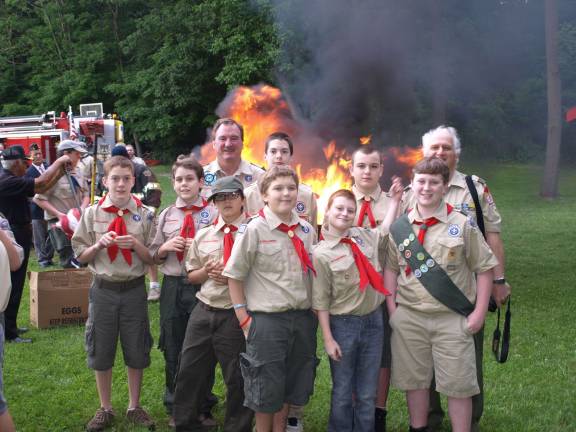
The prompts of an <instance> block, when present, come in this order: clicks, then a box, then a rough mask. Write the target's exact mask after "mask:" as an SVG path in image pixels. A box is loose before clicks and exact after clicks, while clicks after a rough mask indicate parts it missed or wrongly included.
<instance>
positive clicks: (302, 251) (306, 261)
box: [258, 209, 316, 276]
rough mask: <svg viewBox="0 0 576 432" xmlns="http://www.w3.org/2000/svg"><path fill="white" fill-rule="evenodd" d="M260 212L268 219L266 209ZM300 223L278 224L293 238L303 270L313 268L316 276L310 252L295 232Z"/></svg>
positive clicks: (281, 229) (279, 227)
mask: <svg viewBox="0 0 576 432" xmlns="http://www.w3.org/2000/svg"><path fill="white" fill-rule="evenodd" d="M258 214H259V215H260V216H261V217H263V218H264V219H266V216H265V215H264V209H261V210H260V211H259V212H258ZM298 225H300V224H299V223H296V224H294V225H286V224H285V223H281V224H280V225H278V227H277V229H278V230H279V231H282V232H283V233H286V234H287V235H288V237H290V240H292V244H293V245H294V249H295V250H296V255H298V258H300V264H302V270H303V271H304V272H305V271H307V270H311V271H312V273H314V276H316V269H315V268H314V265H313V264H312V261H310V257H309V256H308V252H307V251H306V248H305V247H304V242H303V241H302V239H301V238H300V237H298V236H297V235H296V233H295V232H294V230H295V229H296V228H298Z"/></svg>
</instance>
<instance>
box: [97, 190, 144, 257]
mask: <svg viewBox="0 0 576 432" xmlns="http://www.w3.org/2000/svg"><path fill="white" fill-rule="evenodd" d="M105 199H106V195H104V196H103V197H102V199H101V200H100V202H99V203H98V206H102V203H103V202H104V200H105ZM132 199H133V200H134V202H135V203H136V207H138V208H140V207H142V201H140V200H139V199H138V198H136V197H135V196H133V195H132ZM101 208H102V210H104V211H105V212H106V213H116V218H114V220H113V221H112V222H111V223H110V225H108V232H110V231H114V232H115V233H116V234H117V235H119V236H123V235H128V229H127V228H126V222H124V215H125V214H128V213H130V210H128V209H127V208H125V209H120V208H118V207H116V206H115V205H111V206H109V207H101ZM118 250H120V252H122V256H123V257H124V260H125V261H126V263H127V264H128V265H129V266H131V265H132V250H130V249H124V248H122V249H120V248H119V247H118V245H117V244H116V243H113V244H111V245H110V246H108V258H110V262H114V260H115V259H116V257H117V256H118Z"/></svg>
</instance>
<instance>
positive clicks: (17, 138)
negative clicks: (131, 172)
mask: <svg viewBox="0 0 576 432" xmlns="http://www.w3.org/2000/svg"><path fill="white" fill-rule="evenodd" d="M75 138H77V139H80V140H81V141H84V142H85V143H86V145H87V147H88V149H89V150H90V149H93V148H94V145H96V148H97V152H98V154H99V155H105V154H107V153H109V152H110V149H111V148H112V147H113V146H114V144H116V143H117V142H124V124H123V123H122V121H120V120H118V119H117V118H116V117H115V115H110V114H104V111H103V106H102V104H101V103H91V104H82V105H80V115H79V116H74V115H73V114H72V109H71V108H69V109H68V113H65V112H61V113H60V115H59V116H58V115H56V112H55V111H48V112H47V113H44V114H38V115H29V116H15V117H0V144H2V145H3V146H4V148H8V147H10V146H13V145H20V146H22V147H24V151H25V152H26V153H28V152H29V151H30V147H31V146H33V145H34V144H35V145H36V146H38V148H39V149H40V150H41V151H42V154H43V155H44V158H45V160H46V162H48V163H51V162H53V161H54V160H56V147H57V146H58V143H59V142H60V141H62V140H65V139H75Z"/></svg>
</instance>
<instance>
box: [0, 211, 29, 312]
mask: <svg viewBox="0 0 576 432" xmlns="http://www.w3.org/2000/svg"><path fill="white" fill-rule="evenodd" d="M0 230H2V231H4V234H6V235H7V236H8V238H9V239H10V242H11V243H12V244H13V245H14V247H15V248H16V251H17V252H18V259H19V261H20V263H22V261H23V260H24V250H23V249H22V246H20V245H19V244H18V243H16V239H15V238H14V234H13V233H12V230H11V229H10V223H9V222H8V219H6V218H5V217H4V215H3V214H1V213H0ZM11 290H12V282H11V279H10V260H9V259H8V251H7V250H6V247H5V246H4V243H2V242H0V313H2V312H4V311H5V310H6V306H8V300H9V299H10V291H11Z"/></svg>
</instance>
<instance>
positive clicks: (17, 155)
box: [2, 145, 32, 160]
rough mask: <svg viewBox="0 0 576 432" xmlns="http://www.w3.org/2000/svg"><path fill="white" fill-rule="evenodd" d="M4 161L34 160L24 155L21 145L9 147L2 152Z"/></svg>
mask: <svg viewBox="0 0 576 432" xmlns="http://www.w3.org/2000/svg"><path fill="white" fill-rule="evenodd" d="M2 159H3V160H18V159H22V160H31V159H32V158H30V157H28V156H26V153H24V148H23V147H22V146H19V145H15V146H11V147H8V148H7V149H4V150H3V151H2Z"/></svg>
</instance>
